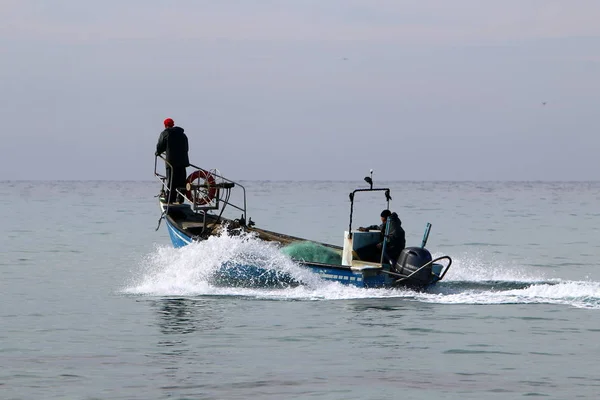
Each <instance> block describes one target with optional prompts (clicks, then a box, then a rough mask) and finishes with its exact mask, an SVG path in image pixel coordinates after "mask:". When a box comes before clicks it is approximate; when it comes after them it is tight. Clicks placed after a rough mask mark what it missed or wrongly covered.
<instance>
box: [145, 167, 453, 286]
mask: <svg viewBox="0 0 600 400" xmlns="http://www.w3.org/2000/svg"><path fill="white" fill-rule="evenodd" d="M159 159H162V160H163V161H164V162H165V163H167V161H166V160H165V159H164V158H163V157H162V156H157V158H156V159H155V165H154V175H155V177H156V178H157V179H158V180H159V181H160V182H161V191H160V193H159V195H158V196H157V197H158V199H159V206H160V211H161V216H160V219H159V223H158V226H157V228H156V229H157V230H158V229H159V227H160V225H161V222H162V221H163V220H164V221H165V224H166V227H167V230H168V233H169V236H170V238H171V241H172V243H173V246H174V247H176V248H179V247H183V246H187V245H189V244H192V243H194V242H200V241H204V240H207V239H209V238H210V237H211V236H216V235H221V234H223V232H227V234H231V235H239V234H241V233H244V234H250V235H251V236H252V237H256V238H258V239H260V240H264V241H268V242H274V244H275V245H276V246H279V247H280V248H281V249H282V251H283V252H284V253H286V250H289V249H294V248H296V249H297V248H302V246H312V248H313V249H315V248H316V249H317V250H319V251H316V252H315V251H312V252H311V254H313V256H312V257H307V256H306V255H305V254H304V255H303V254H299V253H298V252H296V253H294V252H293V251H292V252H289V251H288V252H287V253H286V254H288V255H289V256H290V257H291V258H292V260H293V261H294V262H296V263H297V264H298V265H300V266H301V267H303V268H306V269H307V270H309V271H311V272H313V273H315V274H317V275H318V276H319V277H320V278H322V279H325V280H329V281H336V282H340V283H342V284H346V285H353V286H357V287H363V288H381V287H399V286H400V287H411V288H417V289H423V288H426V287H428V286H430V285H433V284H435V283H436V282H439V281H441V280H442V279H443V278H444V276H445V275H446V273H447V272H448V270H449V268H450V265H451V264H452V259H451V258H450V257H449V256H447V255H444V256H441V257H437V258H435V259H434V258H432V256H431V253H430V252H429V250H428V249H427V248H426V247H425V246H426V244H427V239H428V237H429V232H430V230H431V224H430V223H427V225H426V228H425V232H424V235H423V240H422V242H421V246H418V247H406V248H405V249H404V250H402V252H401V253H400V256H399V257H398V259H397V260H390V259H389V258H387V257H385V254H386V240H384V241H383V249H382V251H381V254H382V256H381V259H377V260H372V259H361V257H360V256H359V254H361V249H363V248H365V247H366V246H369V245H373V244H375V243H378V242H380V241H381V232H380V231H379V230H377V231H359V230H355V229H353V227H352V215H353V212H354V199H355V196H357V195H359V194H360V195H365V194H373V193H382V194H383V195H384V197H385V201H386V204H387V209H389V202H390V200H391V194H390V189H389V188H387V187H381V188H378V187H375V188H374V187H373V179H372V173H373V171H371V176H370V177H369V176H367V177H365V181H366V182H367V184H368V185H369V186H368V187H366V188H357V189H355V190H354V191H352V192H351V193H350V194H349V197H350V218H349V225H348V230H345V231H344V235H343V243H342V246H336V245H332V244H328V243H322V242H315V241H312V240H309V239H305V238H300V237H296V236H290V235H286V234H282V233H277V232H273V231H269V230H266V229H263V228H261V227H258V226H256V224H255V223H254V221H252V219H251V218H247V209H246V188H245V187H244V186H243V185H241V184H240V183H239V182H234V181H232V180H230V179H228V178H225V177H224V176H222V175H221V174H220V173H219V171H218V170H207V169H203V168H200V167H198V166H196V165H193V164H190V167H191V168H192V169H193V172H192V173H191V174H190V175H189V176H188V177H187V181H186V186H185V187H182V188H173V190H176V191H177V193H178V194H180V195H181V196H183V198H184V201H183V202H182V203H169V202H167V198H168V196H166V193H167V191H168V190H169V188H168V186H167V185H168V182H172V180H170V179H168V177H167V176H165V175H164V174H162V173H160V172H159V171H158V164H159V163H158V160H159ZM167 165H168V163H167ZM172 170H173V169H171V171H172ZM226 211H227V212H228V214H231V213H232V212H235V213H237V215H239V217H237V218H231V217H227V216H226V215H225V212H226ZM388 225H389V219H388ZM387 229H389V226H388V227H387V228H386V233H387ZM314 254H318V255H319V256H314ZM215 281H216V282H218V283H221V284H225V285H236V286H257V285H276V286H277V285H279V286H294V285H301V284H302V283H303V282H299V281H298V280H297V279H294V278H293V277H291V276H289V275H287V274H284V273H283V274H282V273H279V272H277V271H273V270H269V269H265V268H263V267H260V266H256V265H246V264H244V265H236V264H234V263H231V262H230V263H226V265H223V266H222V268H219V271H218V272H217V273H216V276H215Z"/></svg>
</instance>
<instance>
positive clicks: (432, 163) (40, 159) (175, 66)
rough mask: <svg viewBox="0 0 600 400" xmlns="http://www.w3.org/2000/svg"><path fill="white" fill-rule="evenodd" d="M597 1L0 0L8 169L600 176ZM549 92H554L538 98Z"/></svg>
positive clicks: (86, 173)
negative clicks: (160, 141)
mask: <svg viewBox="0 0 600 400" xmlns="http://www.w3.org/2000/svg"><path fill="white" fill-rule="evenodd" d="M599 19H600V1H597V0H589V1H586V0H574V1H567V0H564V1H555V0H498V1H496V0H487V1H486V0H452V1H448V0H440V1H424V0H364V1H363V0H278V1H276V0H271V1H266V0H243V1H242V0H210V1H201V0H179V1H176V0H169V1H167V0H164V1H158V0H122V1H121V0H120V1H114V0H104V1H95V2H89V1H81V0H53V1H45V0H38V1H33V0H2V1H0V60H1V62H0V85H1V87H0V116H1V119H2V125H3V127H2V129H1V131H0V132H1V133H0V135H1V138H2V140H1V143H2V147H1V149H2V157H1V158H0V160H1V161H0V180H9V179H10V180H20V179H43V180H49V179H82V180H85V179H106V180H114V179H119V180H120V179H126V180H147V179H153V168H154V150H155V146H156V140H157V138H158V135H159V133H160V132H161V130H162V128H163V127H162V121H163V119H165V118H166V117H171V118H173V119H174V120H175V122H176V124H177V125H180V126H181V127H183V128H184V129H185V130H186V133H187V134H188V137H189V142H190V147H191V150H190V156H191V159H192V162H194V163H196V164H198V165H200V166H203V167H205V168H214V167H216V168H219V169H220V171H221V172H222V173H223V174H225V175H226V176H228V177H230V178H232V179H234V180H246V179H251V180H254V179H256V180H263V179H274V180H316V179H327V180H329V179H333V180H336V179H340V180H341V179H343V180H350V179H357V180H362V177H363V176H365V174H366V173H367V172H368V170H369V168H373V169H374V170H375V177H376V178H377V179H378V180H600V167H599V166H600V162H599V158H600V157H599V151H600V137H599V136H600V112H599V110H600V24H599V23H598V20H599ZM543 102H546V104H545V105H544V104H543Z"/></svg>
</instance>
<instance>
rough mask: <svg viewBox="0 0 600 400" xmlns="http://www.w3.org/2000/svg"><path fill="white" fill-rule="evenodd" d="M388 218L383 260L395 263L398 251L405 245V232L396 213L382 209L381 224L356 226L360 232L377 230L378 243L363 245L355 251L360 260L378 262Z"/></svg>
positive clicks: (398, 254)
mask: <svg viewBox="0 0 600 400" xmlns="http://www.w3.org/2000/svg"><path fill="white" fill-rule="evenodd" d="M388 219H389V224H390V227H389V230H388V235H387V242H386V246H385V257H384V262H389V263H390V264H392V265H394V264H396V261H397V260H398V257H399V256H400V253H401V252H402V250H403V249H404V247H405V246H406V238H405V236H406V234H405V232H404V229H402V221H400V218H398V214H396V213H395V212H394V213H393V212H391V211H390V210H383V211H382V212H381V225H371V226H368V227H366V228H363V227H360V228H358V230H359V231H361V232H367V231H370V230H379V232H380V241H379V242H378V243H375V244H372V245H368V246H365V247H363V248H361V249H358V250H357V251H356V252H357V254H358V256H359V257H360V259H361V260H365V261H375V262H379V261H380V260H381V250H382V249H383V243H384V241H385V240H386V237H385V228H386V226H387V223H388Z"/></svg>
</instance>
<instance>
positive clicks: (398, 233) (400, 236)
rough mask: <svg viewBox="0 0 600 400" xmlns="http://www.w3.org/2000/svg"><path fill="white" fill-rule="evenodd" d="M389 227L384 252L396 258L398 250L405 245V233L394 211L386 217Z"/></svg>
mask: <svg viewBox="0 0 600 400" xmlns="http://www.w3.org/2000/svg"><path fill="white" fill-rule="evenodd" d="M388 222H389V224H390V228H389V230H388V241H387V244H386V252H387V253H388V254H389V256H390V257H391V258H394V259H397V258H398V256H399V255H400V252H401V251H402V250H403V249H404V247H406V237H405V236H406V234H405V232H404V229H402V222H401V221H400V218H398V214H396V213H395V212H394V213H392V215H390V216H389V217H388Z"/></svg>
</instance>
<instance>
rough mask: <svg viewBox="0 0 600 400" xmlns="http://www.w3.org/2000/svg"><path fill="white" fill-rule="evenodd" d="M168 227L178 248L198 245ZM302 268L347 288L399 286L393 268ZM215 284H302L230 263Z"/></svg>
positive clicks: (319, 265)
mask: <svg viewBox="0 0 600 400" xmlns="http://www.w3.org/2000/svg"><path fill="white" fill-rule="evenodd" d="M166 225H167V229H168V232H169V236H170V238H171V242H172V243H173V246H174V247H175V248H181V247H184V246H187V245H189V244H191V243H193V242H194V239H193V238H192V237H190V236H189V235H187V234H186V233H184V232H182V231H181V230H179V229H177V227H176V226H175V225H174V224H173V223H172V222H171V221H170V220H169V219H168V218H166ZM296 261H297V262H298V263H299V264H300V265H301V266H303V267H305V268H307V269H309V270H310V271H312V272H313V273H315V274H317V275H318V276H319V277H320V278H321V279H323V280H327V281H334V282H339V283H341V284H344V285H350V286H356V287H361V288H382V287H394V286H396V282H397V279H398V278H397V277H395V276H394V275H393V273H390V271H389V266H386V265H384V266H383V267H381V266H372V267H363V268H351V267H349V266H345V265H333V264H322V263H313V262H307V261H299V260H296ZM432 269H433V271H432V272H433V274H434V276H433V277H432V280H431V282H429V284H434V283H435V282H436V281H437V279H436V276H440V273H441V271H442V269H443V266H442V265H440V264H433V266H432ZM211 283H213V284H216V285H220V286H240V287H293V286H298V285H301V284H302V282H300V281H297V280H296V279H294V278H293V277H292V276H290V275H289V274H287V273H281V272H279V271H274V270H267V269H264V268H260V267H256V266H252V265H239V264H233V263H226V264H224V265H223V266H222V267H221V268H219V269H218V270H217V271H216V272H215V274H214V276H213V279H212V282H211ZM403 286H418V287H419V288H422V287H424V286H427V285H403Z"/></svg>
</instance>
